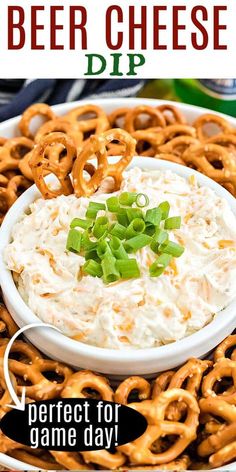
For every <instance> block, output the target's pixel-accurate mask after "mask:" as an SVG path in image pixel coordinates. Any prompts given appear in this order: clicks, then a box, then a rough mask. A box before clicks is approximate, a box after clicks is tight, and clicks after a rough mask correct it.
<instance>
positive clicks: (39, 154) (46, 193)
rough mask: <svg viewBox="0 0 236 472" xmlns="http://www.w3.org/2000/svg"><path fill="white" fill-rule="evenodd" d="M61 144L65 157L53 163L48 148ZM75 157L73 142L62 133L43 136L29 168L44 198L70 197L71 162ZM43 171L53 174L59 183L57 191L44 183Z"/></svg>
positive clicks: (71, 188)
mask: <svg viewBox="0 0 236 472" xmlns="http://www.w3.org/2000/svg"><path fill="white" fill-rule="evenodd" d="M55 144H56V145H58V144H62V145H63V146H64V148H65V150H66V157H64V158H63V160H61V161H60V162H53V161H52V159H51V158H50V156H51V154H50V153H49V154H48V147H49V146H52V147H53V146H55ZM75 156H76V147H75V145H74V143H73V141H72V140H71V139H70V138H69V136H67V135H66V134H63V133H51V134H49V135H47V136H45V137H44V138H43V139H42V140H41V141H40V143H39V144H38V145H37V146H36V147H35V148H34V150H33V153H32V156H31V159H30V163H29V164H30V167H31V170H32V174H33V178H34V181H35V183H36V185H37V187H38V189H39V190H40V192H41V193H42V195H43V197H44V198H46V199H47V198H54V197H57V196H59V195H70V194H71V193H73V187H72V183H71V180H70V176H69V174H70V172H71V169H72V166H73V161H74V158H75ZM45 171H46V172H49V173H52V174H54V175H55V176H56V177H57V179H58V181H59V183H60V188H59V189H55V190H53V189H51V188H50V187H49V186H48V185H47V183H46V181H45V178H44V176H45Z"/></svg>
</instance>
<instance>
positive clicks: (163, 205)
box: [158, 202, 170, 220]
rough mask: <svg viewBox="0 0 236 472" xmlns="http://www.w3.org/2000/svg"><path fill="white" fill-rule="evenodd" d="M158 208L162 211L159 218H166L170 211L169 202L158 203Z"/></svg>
mask: <svg viewBox="0 0 236 472" xmlns="http://www.w3.org/2000/svg"><path fill="white" fill-rule="evenodd" d="M158 208H160V210H161V213H162V216H161V219H162V220H166V218H168V216H169V212H170V204H169V202H162V203H160V205H158Z"/></svg>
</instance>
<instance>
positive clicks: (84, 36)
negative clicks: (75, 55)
mask: <svg viewBox="0 0 236 472" xmlns="http://www.w3.org/2000/svg"><path fill="white" fill-rule="evenodd" d="M78 11H79V12H80V13H81V20H80V23H79V24H76V22H75V14H76V12H78ZM86 23H87V10H86V8H85V7H81V6H75V7H74V6H72V7H70V49H75V31H76V30H80V31H81V49H82V50H83V49H87V31H86Z"/></svg>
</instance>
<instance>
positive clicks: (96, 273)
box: [83, 259, 102, 277]
mask: <svg viewBox="0 0 236 472" xmlns="http://www.w3.org/2000/svg"><path fill="white" fill-rule="evenodd" d="M83 271H84V272H86V274H89V275H92V276H93V277H102V268H101V264H99V263H98V262H96V261H94V260H92V259H89V260H88V261H87V262H85V264H84V265H83Z"/></svg>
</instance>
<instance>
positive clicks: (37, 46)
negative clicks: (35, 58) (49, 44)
mask: <svg viewBox="0 0 236 472" xmlns="http://www.w3.org/2000/svg"><path fill="white" fill-rule="evenodd" d="M38 11H44V7H43V6H41V7H40V6H38V7H32V8H31V49H33V50H35V49H37V50H38V49H45V46H43V45H42V44H38V43H37V31H40V30H44V25H38V23H37V13H38Z"/></svg>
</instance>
